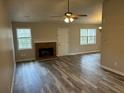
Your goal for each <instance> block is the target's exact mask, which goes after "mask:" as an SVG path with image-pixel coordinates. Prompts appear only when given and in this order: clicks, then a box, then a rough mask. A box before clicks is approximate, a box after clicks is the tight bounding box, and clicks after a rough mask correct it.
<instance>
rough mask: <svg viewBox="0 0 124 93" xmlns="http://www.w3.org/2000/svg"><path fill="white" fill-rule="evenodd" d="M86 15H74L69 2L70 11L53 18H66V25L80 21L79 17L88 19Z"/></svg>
mask: <svg viewBox="0 0 124 93" xmlns="http://www.w3.org/2000/svg"><path fill="white" fill-rule="evenodd" d="M86 16H87V15H86V14H73V13H72V12H70V1H69V0H68V10H67V12H66V13H65V14H64V15H63V16H52V17H64V18H65V19H64V21H65V22H66V23H71V22H73V21H74V20H75V19H78V18H79V17H86Z"/></svg>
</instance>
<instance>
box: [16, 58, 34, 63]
mask: <svg viewBox="0 0 124 93" xmlns="http://www.w3.org/2000/svg"><path fill="white" fill-rule="evenodd" d="M32 60H35V58H33V59H20V60H16V62H25V61H32Z"/></svg>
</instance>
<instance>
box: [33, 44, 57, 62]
mask: <svg viewBox="0 0 124 93" xmlns="http://www.w3.org/2000/svg"><path fill="white" fill-rule="evenodd" d="M35 52H36V60H44V59H51V58H56V42H39V43H35Z"/></svg>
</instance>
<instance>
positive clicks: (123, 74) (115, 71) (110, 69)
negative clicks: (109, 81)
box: [101, 65, 124, 76]
mask: <svg viewBox="0 0 124 93" xmlns="http://www.w3.org/2000/svg"><path fill="white" fill-rule="evenodd" d="M101 67H102V68H103V69H106V70H108V71H111V72H114V73H116V74H119V75H121V76H124V73H123V72H120V71H117V70H115V69H112V68H109V67H107V66H103V65H101Z"/></svg>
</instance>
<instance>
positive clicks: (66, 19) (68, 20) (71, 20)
mask: <svg viewBox="0 0 124 93" xmlns="http://www.w3.org/2000/svg"><path fill="white" fill-rule="evenodd" d="M64 21H65V23H71V22H73V21H74V19H73V18H71V17H66V18H65V19H64Z"/></svg>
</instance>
